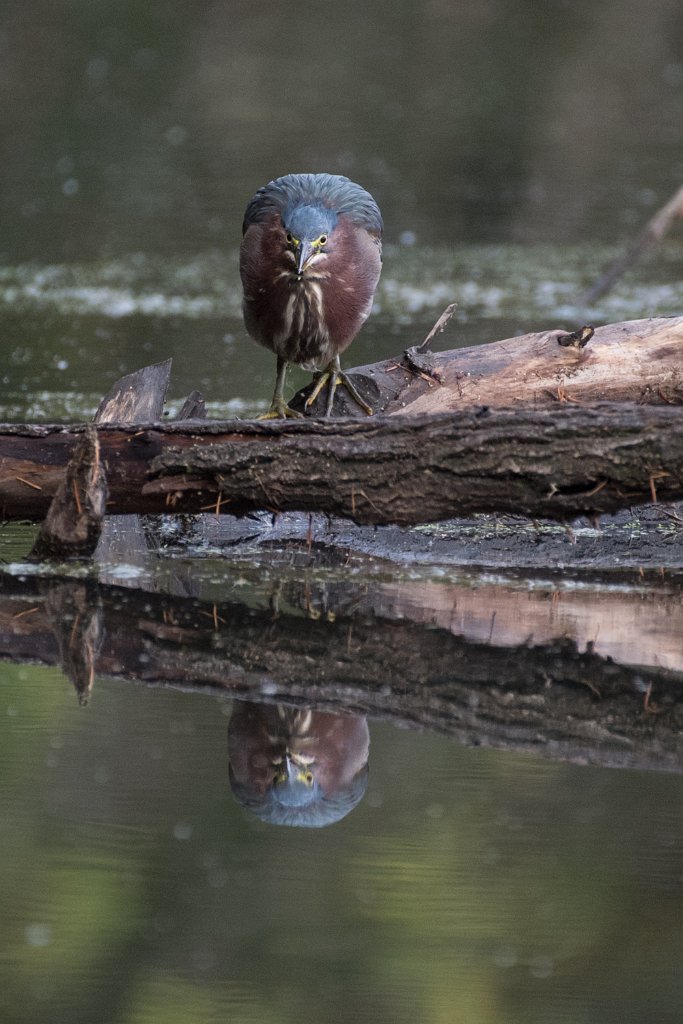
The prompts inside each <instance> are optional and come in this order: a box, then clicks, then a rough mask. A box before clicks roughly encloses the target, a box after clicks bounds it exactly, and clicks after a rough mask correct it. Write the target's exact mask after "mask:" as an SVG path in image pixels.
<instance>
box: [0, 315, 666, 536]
mask: <svg viewBox="0 0 683 1024" xmlns="http://www.w3.org/2000/svg"><path fill="white" fill-rule="evenodd" d="M427 354H428V355H430V356H433V359H432V361H431V362H430V364H429V366H428V367H427V369H428V370H429V372H423V371H422V370H419V371H417V370H415V365H416V362H415V361H416V359H420V358H422V356H423V353H421V352H419V351H418V350H410V353H409V356H408V357H407V362H406V365H405V366H404V365H400V364H399V363H393V364H387V363H379V364H375V367H370V368H366V370H369V371H371V376H373V379H374V381H375V385H374V386H376V387H377V388H378V393H379V395H380V399H381V400H380V401H379V407H380V408H381V407H382V406H385V407H386V409H385V411H386V413H387V414H388V415H384V416H380V415H378V416H375V417H373V418H372V419H368V418H366V417H364V418H363V419H362V420H360V421H355V422H354V421H350V420H332V421H327V422H325V421H321V420H319V419H306V420H304V421H296V422H287V423H278V422H273V421H266V422H247V421H230V422H218V421H205V422H199V421H194V422H192V421H186V422H182V423H176V424H173V423H163V424H159V423H155V424H154V425H153V426H150V425H149V424H144V423H137V424H134V425H131V426H114V425H110V426H107V427H101V428H100V429H99V431H98V438H99V441H100V445H101V450H102V454H101V459H102V463H103V465H104V467H105V471H106V474H107V482H108V486H109V502H108V505H107V511H108V512H110V513H129V512H135V513H142V512H159V511H169V510H175V511H192V512H197V511H207V510H214V511H217V512H221V511H223V512H229V513H235V514H242V513H244V512H247V511H250V510H253V509H263V508H266V509H270V510H272V511H281V510H284V509H298V510H315V511H325V512H330V513H336V514H339V515H343V516H348V517H350V518H352V519H354V520H355V521H356V522H359V523H382V522H394V523H405V524H408V523H418V522H425V521H429V520H433V519H441V518H447V517H451V516H455V515H464V514H469V513H471V512H474V511H488V510H491V511H511V512H517V513H522V514H527V515H532V516H548V517H554V518H559V519H563V518H566V517H571V516H575V515H577V514H580V513H586V512H587V513H601V512H609V511H612V510H614V509H617V508H620V507H625V506H628V505H630V504H636V503H642V502H646V501H656V500H675V499H677V498H679V497H681V496H682V493H681V479H682V476H681V462H680V446H681V441H680V436H681V431H680V422H681V420H680V410H679V409H678V408H677V407H676V406H677V403H679V402H681V401H682V400H683V317H680V318H674V319H671V320H661V319H660V320H655V321H638V322H634V323H630V324H617V325H611V326H610V327H609V328H602V329H599V330H598V331H596V332H595V336H592V335H591V332H590V329H584V330H582V331H579V332H572V333H567V332H546V333H545V334H542V335H533V336H525V337H523V338H518V339H514V340H513V341H510V342H496V343H493V344H491V345H484V346H481V347H479V348H477V349H463V350H455V351H452V352H448V353H441V354H439V355H434V354H432V353H427ZM420 365H421V364H420ZM142 372H144V371H142ZM430 374H431V375H430ZM367 379H368V375H367V374H364V373H363V372H361V371H357V372H356V380H357V381H365V382H366V383H367ZM386 380H390V381H391V385H390V386H391V389H392V390H391V391H389V390H387V388H385V387H384V386H383V385H382V386H380V385H379V384H378V383H377V382H378V381H386ZM437 381H440V382H441V383H438V382H437ZM551 383H552V387H551V386H550V384H551ZM387 387H389V385H387ZM339 390H340V391H341V390H343V389H339ZM123 391H124V392H125V394H126V396H128V395H129V389H128V390H127V389H125V388H124V389H123ZM366 393H367V392H366ZM605 396H607V397H610V398H615V397H620V398H621V399H624V402H623V404H621V403H620V404H618V405H616V404H613V405H594V404H593V403H594V399H596V398H601V399H602V398H604V397H605ZM484 398H486V399H490V401H489V400H486V401H483V402H482V400H483V399H484ZM635 399H637V401H638V403H639V404H638V405H634V404H633V400H635ZM126 400H127V401H129V398H128V397H127V398H126ZM584 401H585V402H588V401H590V402H591V407H590V408H588V407H585V408H584V406H583V403H584ZM646 403H651V404H646ZM106 404H107V407H108V408H110V402H107V403H106ZM655 406H659V408H656V407H655ZM501 407H503V408H501ZM505 407H507V408H505ZM435 411H436V413H441V415H436V414H435ZM399 413H400V414H401V415H399ZM83 429H84V428H82V427H74V428H64V427H56V426H30V425H28V426H19V425H14V426H5V427H0V510H2V512H3V513H4V515H5V517H7V518H19V517H29V518H40V517H42V516H44V515H45V513H46V511H47V507H48V505H49V502H50V500H51V498H52V496H53V495H54V493H55V491H56V489H57V487H58V486H59V484H60V483H61V482H62V480H63V476H64V468H65V466H66V464H67V463H68V461H69V458H70V457H71V454H72V450H73V447H74V445H75V443H76V441H77V439H78V437H79V435H80V433H81V432H82V430H83Z"/></svg>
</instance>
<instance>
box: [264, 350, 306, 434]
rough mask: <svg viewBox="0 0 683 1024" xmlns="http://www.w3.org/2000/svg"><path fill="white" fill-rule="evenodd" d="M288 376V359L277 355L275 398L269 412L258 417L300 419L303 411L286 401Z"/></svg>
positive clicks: (266, 418)
mask: <svg viewBox="0 0 683 1024" xmlns="http://www.w3.org/2000/svg"><path fill="white" fill-rule="evenodd" d="M286 376H287V360H286V359H282V357H281V356H278V357H277V376H276V378H275V391H274V392H273V400H272V402H271V403H270V408H269V409H268V412H264V413H262V415H261V416H259V417H257V418H258V419H260V420H285V419H292V420H300V419H301V413H300V412H295V411H294V409H290V408H289V406H288V405H287V403H286V402H285V377H286Z"/></svg>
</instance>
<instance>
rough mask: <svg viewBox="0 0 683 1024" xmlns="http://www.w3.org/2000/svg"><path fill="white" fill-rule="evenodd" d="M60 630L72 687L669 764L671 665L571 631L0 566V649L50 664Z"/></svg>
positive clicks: (675, 712)
mask: <svg viewBox="0 0 683 1024" xmlns="http://www.w3.org/2000/svg"><path fill="white" fill-rule="evenodd" d="M65 586H66V590H65V589H64V588H65ZM79 588H81V589H82V590H83V596H82V597H79V595H78V594H77V593H76V591H77V590H78V589H79ZM55 590H57V591H59V593H58V594H57V595H56V596H55V595H54V594H53V591H55ZM93 606H95V607H96V608H97V616H98V619H97V627H96V629H94V628H93V624H92V622H90V623H88V628H87V629H85V630H81V629H80V616H81V609H82V608H87V607H90V608H92V607H93ZM55 607H57V608H59V609H60V614H59V616H57V617H56V616H55ZM69 627H71V629H70V631H69ZM67 633H68V634H69V636H70V637H72V638H78V637H81V641H80V642H82V644H83V645H84V647H85V649H84V651H83V652H82V653H81V655H80V656H79V655H78V654H77V653H76V652H75V650H74V643H78V642H79V641H78V640H77V639H73V640H72V642H71V643H70V645H69V646H68V648H66V655H67V658H68V661H67V663H66V665H65V667H66V669H67V672H68V674H69V676H70V678H72V679H73V681H74V682H75V683H76V685H77V688H78V690H79V695H80V694H82V692H83V691H82V686H81V685H79V680H81V681H82V680H83V679H84V674H85V673H87V672H90V671H91V670H92V671H94V672H96V673H97V674H98V675H99V676H105V677H106V676H110V677H117V678H122V679H126V680H130V681H134V682H141V683H147V684H153V685H155V686H159V685H162V686H163V685H165V686H173V687H180V688H182V689H184V690H186V691H187V692H212V693H214V694H222V695H225V696H229V697H236V698H247V699H251V700H267V701H277V702H284V703H291V704H299V705H301V704H305V705H308V706H314V707H319V708H324V709H326V710H330V711H341V712H349V713H354V714H363V715H368V716H371V717H373V718H381V719H385V720H388V721H391V722H393V723H394V724H397V725H402V726H406V725H407V726H410V727H413V728H420V729H430V730H433V731H436V732H440V733H444V734H446V735H449V736H452V737H453V738H455V739H456V740H458V741H459V742H462V743H466V744H471V745H484V746H494V747H500V748H503V749H508V750H515V751H520V752H522V751H525V752H535V753H542V754H544V755H546V756H549V757H552V758H554V759H560V760H568V761H574V762H578V763H588V762H590V763H596V764H605V765H611V766H615V767H633V768H648V769H657V770H668V771H677V772H680V771H681V770H682V768H683V740H682V736H683V732H682V731H681V727H682V726H683V688H682V684H681V675H680V673H679V674H675V673H671V672H668V671H667V670H665V669H662V668H658V667H656V666H650V667H643V666H628V665H620V664H617V663H616V662H614V661H613V660H612V659H611V658H609V657H602V656H600V655H598V654H596V653H595V651H594V650H593V649H592V648H590V647H589V648H588V649H587V650H585V651H581V650H579V649H578V648H577V645H576V643H575V642H573V641H571V640H562V639H559V640H547V641H546V642H540V643H537V642H535V641H534V640H533V638H532V637H530V638H528V639H527V642H524V643H522V644H519V645H504V644H501V645H499V646H492V645H489V644H486V643H483V642H476V641H471V640H467V639H465V638H464V637H463V636H458V635H455V633H454V632H453V631H452V630H451V629H445V628H442V627H441V626H439V625H436V624H433V623H432V624H429V625H428V626H427V625H420V624H418V623H416V622H414V621H410V620H397V619H395V618H389V617H386V616H385V617H382V616H381V615H380V616H368V615H367V612H364V611H363V610H361V611H359V612H356V613H355V614H354V613H349V614H339V615H337V616H336V617H333V616H332V615H331V614H330V615H328V616H317V617H315V618H314V617H306V616H302V615H301V614H282V613H279V612H278V611H277V610H274V609H272V608H270V609H263V610H259V609H257V608H254V607H248V606H246V605H240V604H237V603H233V602H224V603H221V604H218V605H212V604H207V603H205V602H200V601H197V600H196V599H181V598H169V597H167V596H160V595H156V594H150V593H140V592H135V591H126V590H124V589H123V588H120V587H107V586H97V585H96V584H95V583H94V581H92V580H89V581H81V582H75V581H71V582H69V583H68V584H66V585H65V583H64V581H54V580H53V581H50V580H39V579H36V578H35V577H33V578H31V577H29V578H26V579H25V580H23V581H22V580H17V579H14V578H11V577H4V578H2V577H0V658H5V659H7V658H9V659H12V660H13V661H25V662H33V663H36V662H38V663H42V664H64V659H65V646H64V636H65V635H66V634H67ZM74 664H75V665H76V667H77V671H76V672H74V667H73V666H74Z"/></svg>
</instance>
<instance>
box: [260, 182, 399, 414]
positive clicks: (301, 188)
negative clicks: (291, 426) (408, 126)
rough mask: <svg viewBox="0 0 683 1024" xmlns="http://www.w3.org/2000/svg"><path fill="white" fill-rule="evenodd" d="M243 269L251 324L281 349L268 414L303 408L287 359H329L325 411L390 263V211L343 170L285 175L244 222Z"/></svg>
mask: <svg viewBox="0 0 683 1024" xmlns="http://www.w3.org/2000/svg"><path fill="white" fill-rule="evenodd" d="M242 234H243V238H242V245H241V247H240V275H241V277H242V288H243V290H244V301H243V310H244V322H245V324H246V327H247V331H248V332H249V334H250V335H251V336H252V338H254V339H255V341H258V342H259V343H260V344H261V345H264V346H265V347H266V348H269V349H270V350H271V351H272V352H274V353H275V355H276V356H277V377H276V382H275V392H274V394H273V400H272V402H271V404H270V409H269V411H268V412H267V413H266V414H265V417H264V418H284V417H287V416H299V415H300V414H299V413H297V412H294V411H293V410H292V409H290V408H289V406H288V405H287V403H286V402H285V398H284V386H285V374H286V372H287V364H288V363H297V364H298V365H299V366H302V367H303V368H304V369H306V370H312V371H314V370H317V369H318V368H319V367H321V368H322V373H321V374H320V376H319V377H318V380H317V383H316V386H315V388H314V390H313V392H312V394H311V395H310V396H309V398H308V399H307V401H306V408H308V407H309V406H310V405H311V404H312V403H313V402H314V401H315V399H316V398H317V396H318V395H319V394H320V392H321V390H322V388H323V387H324V386H325V385H326V384H327V385H328V387H329V390H328V395H327V406H326V411H325V415H326V416H329V415H330V413H331V411H332V404H333V401H334V393H335V389H336V388H337V385H338V384H342V385H343V386H344V387H345V388H346V389H347V391H348V392H349V394H350V395H351V396H352V398H353V400H354V401H355V402H356V403H357V404H358V405H359V406H360V407H361V408H362V409H363V410H364V411H365V412H366V413H368V415H370V414H371V413H372V409H371V408H370V406H369V405H367V403H366V402H365V401H364V400H363V399H362V398H361V396H360V395H359V394H358V392H357V391H356V389H355V387H354V386H353V384H352V383H351V381H350V380H349V378H348V377H347V375H346V374H345V373H343V372H342V369H341V365H340V362H339V356H340V354H341V353H342V352H343V351H344V349H346V348H347V347H348V346H349V345H350V344H351V342H352V341H353V339H354V338H355V336H356V335H357V334H358V331H359V330H360V329H361V327H362V326H363V324H364V323H365V321H366V320H367V318H368V316H369V314H370V309H371V307H372V298H373V295H374V294H375V288H376V287H377V282H378V280H379V275H380V270H381V266H382V215H381V213H380V212H379V207H378V206H377V203H376V202H375V200H374V199H373V198H372V196H371V195H370V193H369V192H366V191H365V189H364V188H361V186H360V185H356V184H355V183H354V182H353V181H350V180H349V179H348V178H344V177H342V176H341V175H338V174H286V175H285V176H284V177H283V178H276V179H275V181H271V182H270V183H269V184H268V185H264V186H263V188H260V189H259V190H258V192H257V193H256V195H255V196H254V197H253V198H252V199H251V200H250V202H249V204H248V206H247V209H246V212H245V215H244V224H243V225H242Z"/></svg>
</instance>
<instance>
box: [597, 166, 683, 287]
mask: <svg viewBox="0 0 683 1024" xmlns="http://www.w3.org/2000/svg"><path fill="white" fill-rule="evenodd" d="M678 218H683V185H681V187H680V188H679V189H678V191H676V192H675V193H674V194H673V195H672V197H671V199H669V200H668V202H666V203H665V204H664V206H662V207H660V209H659V210H657V212H656V213H655V215H654V217H651V218H650V220H649V221H648V222H647V224H646V225H645V227H644V228H643V230H642V231H641V233H640V234H639V235H638V237H637V238H636V240H635V241H634V242H632V244H631V245H630V246H629V247H628V248H627V249H626V251H625V252H624V253H623V254H622V255H621V256H619V258H618V259H616V260H614V262H613V263H611V264H610V265H609V267H607V269H606V270H605V271H604V272H603V273H602V274H601V275H600V277H599V278H598V279H597V281H596V282H595V283H594V284H593V285H592V287H591V288H590V289H589V290H588V291H587V292H586V294H585V295H584V296H583V299H582V302H583V303H584V304H585V305H587V306H589V305H592V304H593V303H594V302H597V300H598V299H600V298H602V296H603V295H606V294H607V292H609V291H611V290H612V288H613V287H614V285H615V284H616V283H617V281H618V280H619V278H620V277H621V276H622V275H623V274H625V273H626V271H627V270H629V269H630V268H631V267H632V266H633V265H634V263H637V261H638V260H639V259H640V257H641V256H642V255H643V254H644V253H645V252H647V250H648V249H651V248H652V247H653V246H655V245H657V244H658V243H659V242H661V240H662V239H663V238H664V235H665V234H666V233H667V231H668V230H669V229H670V227H671V225H672V224H673V222H674V221H675V220H677V219H678Z"/></svg>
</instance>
